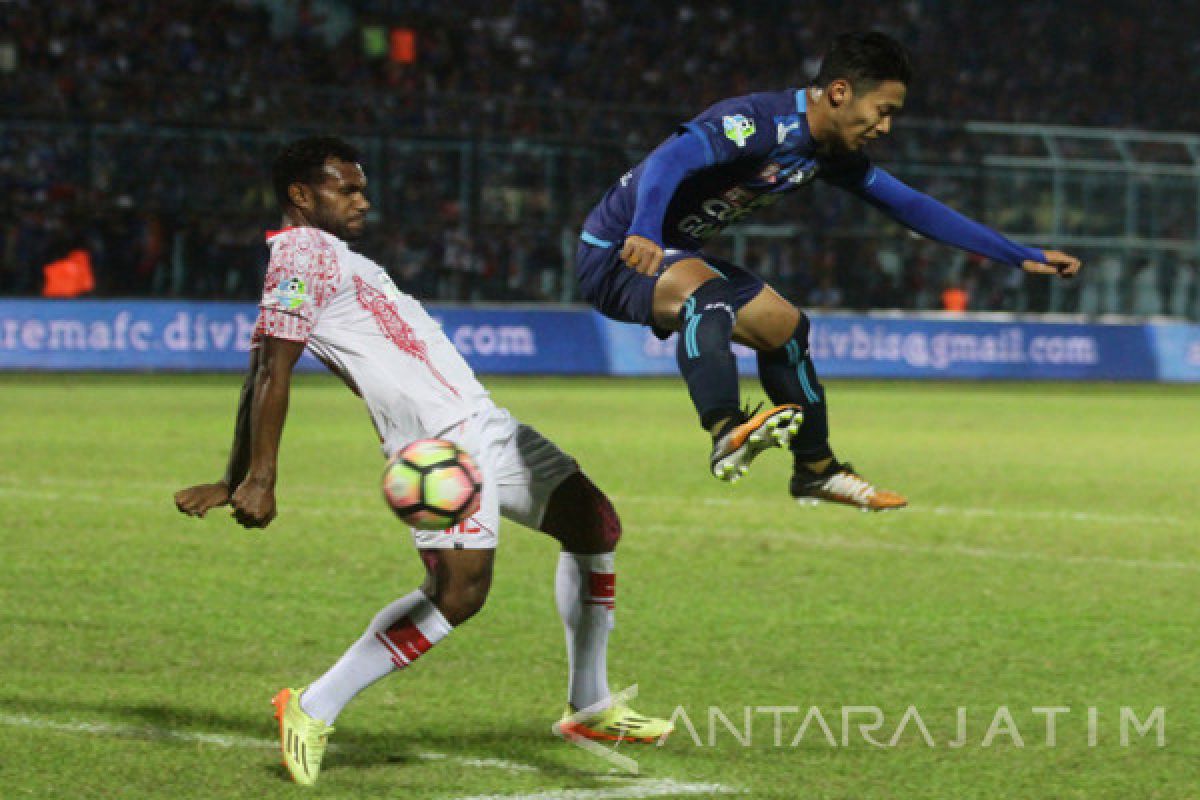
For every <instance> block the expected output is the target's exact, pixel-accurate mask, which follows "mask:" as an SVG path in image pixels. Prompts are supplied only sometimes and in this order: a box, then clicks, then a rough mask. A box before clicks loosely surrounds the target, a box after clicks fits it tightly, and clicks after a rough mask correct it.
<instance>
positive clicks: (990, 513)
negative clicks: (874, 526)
mask: <svg viewBox="0 0 1200 800" xmlns="http://www.w3.org/2000/svg"><path fill="white" fill-rule="evenodd" d="M614 499H616V500H618V501H620V502H631V503H661V502H662V498H661V497H651V496H649V495H621V496H619V497H617V498H614ZM700 502H701V503H702V504H703V505H706V506H735V505H741V504H745V505H748V506H749V505H755V504H756V503H757V500H753V499H750V498H745V499H740V498H739V499H735V498H732V497H706V498H704V499H703V500H701V501H700ZM896 513H898V514H936V515H939V516H961V517H996V518H998V519H1037V520H1064V521H1068V522H1095V523H1099V524H1105V525H1170V526H1184V525H1188V524H1192V525H1195V524H1197V523H1196V522H1195V521H1193V522H1191V523H1189V522H1188V521H1187V520H1185V519H1183V518H1182V517H1173V516H1166V515H1158V514H1102V513H1097V512H1094V511H1073V510H1070V509H1045V510H1039V509H1028V510H1025V509H1015V508H970V507H967V508H958V507H954V506H922V505H919V504H918V505H910V506H908V507H906V508H902V509H900V510H899V511H898V512H896ZM888 518H890V515H889V517H888Z"/></svg>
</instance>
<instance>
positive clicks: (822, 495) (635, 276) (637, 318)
mask: <svg viewBox="0 0 1200 800" xmlns="http://www.w3.org/2000/svg"><path fill="white" fill-rule="evenodd" d="M911 72H912V70H911V66H910V59H909V55H908V53H907V52H906V51H905V49H904V47H903V46H902V45H900V44H899V43H898V42H896V41H895V40H893V39H891V38H889V37H888V36H886V35H884V34H881V33H865V34H846V35H843V36H839V37H838V38H837V39H836V40H835V41H834V43H833V46H832V47H831V48H830V50H829V52H828V53H827V54H826V55H825V58H824V59H823V61H822V63H821V66H820V68H819V70H818V74H817V76H816V78H815V79H814V80H813V82H812V85H810V86H809V87H807V88H804V89H799V90H796V89H789V90H787V91H780V92H762V93H759V94H751V95H746V96H744V97H735V98H731V99H729V100H723V101H721V102H719V103H717V104H715V105H713V106H711V107H710V108H708V109H707V110H706V111H704V112H703V113H701V114H700V115H699V116H697V117H695V118H694V119H692V120H691V121H690V122H688V123H686V124H684V125H682V126H680V128H679V130H678V131H677V132H676V133H675V134H673V135H672V136H671V137H670V138H668V139H667V140H666V141H664V142H663V143H662V144H660V145H659V146H658V147H657V148H656V149H655V150H654V152H652V153H651V154H650V155H649V156H647V157H646V159H645V160H644V161H642V162H641V163H640V164H638V165H637V166H636V167H634V168H633V169H632V170H630V171H629V172H628V173H626V174H625V175H624V176H622V178H621V179H620V181H618V182H617V183H616V184H614V185H613V186H612V188H610V189H609V190H608V192H607V193H606V194H605V195H604V197H603V199H602V200H601V201H600V203H599V204H598V205H597V206H596V207H595V208H594V209H592V211H591V213H590V214H589V215H588V217H587V219H586V220H585V221H584V224H583V232H582V234H581V236H580V238H581V239H582V242H581V243H580V245H579V251H578V257H577V266H576V270H577V273H578V276H579V286H580V290H581V292H582V294H583V296H584V297H585V298H586V299H587V300H588V302H590V303H591V304H592V305H594V306H595V307H596V308H597V309H598V310H600V311H601V312H602V313H604V314H605V315H607V316H609V317H612V318H613V319H617V320H620V321H622V322H632V323H637V324H641V325H648V326H652V327H653V328H654V329H655V331H656V332H658V333H659V334H660V335H663V336H665V335H666V332H667V331H681V335H680V337H679V343H678V353H677V360H678V363H679V368H680V371H681V373H682V374H683V378H684V380H685V381H686V382H687V385H688V391H689V393H690V394H691V397H692V401H693V403H694V405H695V407H696V411H697V412H698V414H699V416H700V422H701V424H702V425H703V426H704V428H706V429H707V430H708V431H709V432H710V433H711V434H712V437H713V450H712V455H711V458H710V466H711V469H712V471H713V473H714V475H716V476H717V477H718V478H722V479H725V480H729V479H735V478H736V477H737V476H738V475H740V474H741V472H743V471H744V470H745V467H746V465H747V464H748V462H749V460H750V459H752V458H753V457H754V456H755V455H757V453H758V452H760V451H761V450H763V449H765V448H766V447H768V446H770V445H771V444H772V442H773V441H787V442H789V446H790V448H791V450H792V454H793V459H794V462H795V463H794V471H793V475H792V479H791V485H790V490H791V494H792V495H793V496H795V497H797V498H798V499H801V500H807V501H813V500H825V501H832V502H838V503H845V504H847V505H852V506H857V507H859V508H862V509H865V510H882V509H887V508H897V507H900V506H903V505H905V499H904V498H903V497H901V496H900V495H898V494H896V493H894V492H886V491H882V490H876V489H875V487H874V486H872V485H871V484H870V483H868V482H867V481H865V480H864V479H863V478H862V477H861V476H859V475H858V474H856V473H855V471H854V470H853V469H852V468H851V467H850V466H849V465H848V464H843V463H840V462H839V461H838V460H837V459H836V458H835V457H834V453H833V450H832V449H831V448H830V446H829V428H828V422H827V416H826V409H825V390H824V389H823V388H822V387H821V384H820V382H819V381H818V379H817V373H816V370H815V369H814V367H813V363H812V360H811V359H810V358H809V356H808V331H809V322H808V319H807V318H806V317H805V315H804V314H803V313H801V312H800V311H799V310H798V309H796V308H795V307H794V306H792V305H791V304H790V303H788V302H787V301H786V300H784V299H783V298H782V297H780V296H779V295H778V294H777V293H776V292H775V291H774V290H772V289H771V288H770V287H768V286H766V285H764V283H763V281H762V280H761V279H760V278H758V277H757V276H756V275H754V274H752V273H750V272H749V271H748V270H746V269H744V268H743V267H740V266H738V265H736V264H731V263H729V262H727V261H722V260H720V259H716V258H713V257H711V256H709V255H707V254H705V253H704V250H703V248H704V246H705V243H706V242H707V241H708V240H710V239H711V238H713V237H714V236H716V235H717V234H718V233H719V232H720V231H721V229H722V228H723V227H725V226H726V225H728V224H730V223H732V222H736V221H738V220H741V219H743V218H744V217H745V216H746V215H747V214H749V213H750V212H751V211H753V210H754V209H756V208H760V207H762V206H765V205H767V204H770V203H773V202H774V201H776V200H778V199H779V198H780V196H782V195H784V194H786V193H789V192H792V191H794V190H796V189H798V188H800V187H801V186H803V185H804V184H807V183H809V182H810V181H812V180H813V179H820V180H823V181H825V182H827V183H830V184H833V185H835V186H838V187H840V188H842V189H845V190H846V191H849V192H850V193H852V194H854V195H857V196H858V197H859V198H861V199H863V200H865V201H866V202H867V203H869V204H870V205H873V206H875V207H876V208H878V209H879V210H881V211H883V212H884V213H885V214H888V215H889V216H890V217H892V218H893V219H895V220H896V221H897V222H900V223H901V224H903V225H906V226H907V227H909V228H911V229H912V230H914V231H916V232H918V233H921V234H923V235H925V236H928V237H929V238H931V239H936V240H938V241H941V242H945V243H947V244H951V245H954V246H956V247H959V248H962V249H964V250H969V251H972V252H975V253H979V254H980V255H984V256H986V257H988V258H991V259H994V260H996V261H1002V262H1004V263H1007V264H1011V265H1013V266H1015V267H1019V268H1022V269H1024V270H1025V271H1027V272H1032V273H1043V274H1054V273H1059V274H1062V275H1073V274H1074V273H1075V272H1076V271H1078V269H1079V260H1078V259H1076V258H1074V257H1072V256H1069V255H1067V254H1065V253H1060V252H1057V251H1054V250H1045V251H1043V250H1037V249H1034V248H1032V247H1026V246H1023V245H1020V244H1017V243H1016V242H1013V241H1010V240H1009V239H1006V238H1005V237H1004V236H1001V235H1000V234H999V233H997V232H996V231H993V230H991V229H990V228H988V227H986V226H984V225H981V224H980V223H978V222H975V221H973V220H970V219H967V218H966V217H964V216H962V215H961V214H958V213H957V212H955V211H953V210H951V209H949V208H947V207H946V206H944V205H942V204H941V203H939V202H937V201H936V200H934V199H932V198H930V197H927V196H926V195H924V194H921V193H920V192H917V191H915V190H913V189H911V188H909V187H908V186H906V185H904V184H903V183H901V182H900V181H898V180H896V179H895V178H893V177H892V176H891V175H889V174H888V173H887V172H885V171H883V170H881V169H879V168H878V167H875V166H873V165H872V164H871V162H870V161H869V160H868V159H867V157H866V156H865V155H864V154H863V152H862V150H863V146H864V145H865V144H866V143H867V142H868V141H870V140H871V139H874V138H876V137H878V136H882V135H883V134H886V133H887V132H888V131H889V130H890V129H891V123H892V117H893V115H894V114H896V113H897V112H898V111H899V110H900V108H901V106H903V104H904V99H905V94H906V92H907V87H908V84H909V82H910V80H911ZM731 339H732V340H736V341H738V342H741V343H742V344H745V345H747V346H749V347H751V348H753V349H754V350H756V351H757V357H758V374H759V379H760V381H761V382H762V385H763V388H764V389H765V390H766V392H767V396H768V397H770V399H771V402H773V403H776V404H778V405H777V407H776V408H773V409H770V410H768V411H765V412H763V413H761V414H758V415H756V416H753V417H750V416H749V415H748V414H746V413H745V412H743V411H741V410H740V408H739V406H740V403H739V398H738V376H737V364H736V362H735V360H734V358H733V355H732V353H731V350H730V341H731ZM798 411H800V412H802V416H801V414H798V413H797V412H798ZM798 419H802V423H801V424H800V425H797V424H796V422H797V420H798ZM767 428H770V429H771V430H770V433H771V434H772V435H771V436H765V435H763V434H764V433H766V432H767V431H766V429H767ZM792 434H794V435H792Z"/></svg>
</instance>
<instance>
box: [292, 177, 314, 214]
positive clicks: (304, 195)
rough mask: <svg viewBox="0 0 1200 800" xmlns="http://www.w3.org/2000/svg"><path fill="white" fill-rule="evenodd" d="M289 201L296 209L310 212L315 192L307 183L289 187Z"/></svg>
mask: <svg viewBox="0 0 1200 800" xmlns="http://www.w3.org/2000/svg"><path fill="white" fill-rule="evenodd" d="M288 200H291V201H292V205H294V206H295V207H296V208H302V209H304V210H306V211H307V210H308V209H310V208H312V206H313V191H312V187H310V186H309V185H308V184H306V183H293V184H292V185H291V186H289V187H288Z"/></svg>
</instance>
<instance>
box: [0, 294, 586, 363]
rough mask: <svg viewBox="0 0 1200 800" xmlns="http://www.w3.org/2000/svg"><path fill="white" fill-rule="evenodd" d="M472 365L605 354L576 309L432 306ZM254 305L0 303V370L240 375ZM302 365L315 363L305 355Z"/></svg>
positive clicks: (555, 360) (569, 360) (580, 359)
mask: <svg viewBox="0 0 1200 800" xmlns="http://www.w3.org/2000/svg"><path fill="white" fill-rule="evenodd" d="M430 311H431V313H432V314H433V316H434V317H435V318H436V319H438V321H439V322H441V323H442V327H443V329H444V330H445V331H446V335H447V336H449V337H450V340H451V341H453V342H454V344H455V346H457V347H458V349H459V351H460V352H462V354H463V355H464V356H465V357H466V359H467V361H468V362H469V363H470V364H471V366H472V367H474V368H475V369H477V370H479V371H480V372H498V373H514V374H539V375H545V374H600V373H603V372H604V371H605V365H606V359H605V357H604V352H603V349H602V345H601V341H600V332H599V331H598V330H597V328H596V325H595V322H594V321H593V320H592V318H591V316H590V315H588V314H585V313H582V312H580V311H578V310H557V309H531V310H520V309H495V310H491V309H461V308H442V309H439V308H433V309H430ZM257 316H258V308H257V307H256V306H255V305H254V304H253V303H189V302H137V301H42V300H0V369H7V370H38V371H54V370H124V371H146V370H164V371H240V370H244V369H245V368H246V363H247V355H246V354H247V352H248V351H249V349H250V337H251V335H252V334H253V333H254V323H255V320H256V318H257ZM300 368H301V369H306V370H320V369H323V367H322V366H321V365H320V363H319V362H318V361H317V360H316V359H314V358H313V357H312V356H310V355H308V354H307V353H306V354H305V356H304V358H303V359H302V360H301V363H300Z"/></svg>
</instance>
